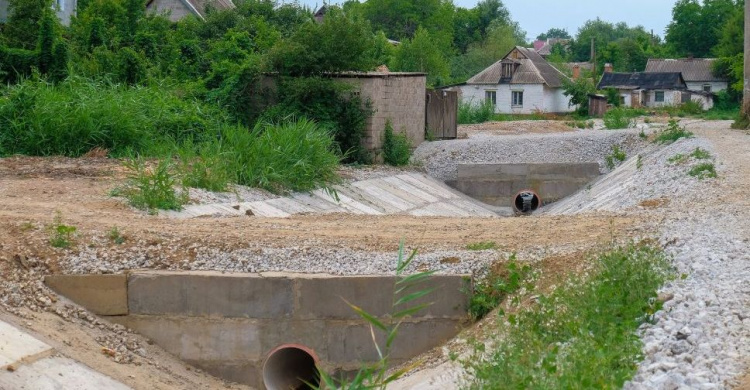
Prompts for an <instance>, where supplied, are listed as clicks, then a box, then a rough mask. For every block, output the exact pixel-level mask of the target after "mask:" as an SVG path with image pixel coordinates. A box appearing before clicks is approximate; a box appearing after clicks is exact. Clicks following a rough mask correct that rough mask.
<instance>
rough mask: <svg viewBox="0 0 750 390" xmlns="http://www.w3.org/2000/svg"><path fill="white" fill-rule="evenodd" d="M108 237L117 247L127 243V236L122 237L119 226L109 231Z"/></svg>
mask: <svg viewBox="0 0 750 390" xmlns="http://www.w3.org/2000/svg"><path fill="white" fill-rule="evenodd" d="M107 237H108V238H109V239H110V240H111V241H112V242H114V243H115V244H117V245H120V244H122V243H124V242H125V236H123V235H122V232H120V229H119V228H118V227H117V226H113V227H112V229H109V232H107Z"/></svg>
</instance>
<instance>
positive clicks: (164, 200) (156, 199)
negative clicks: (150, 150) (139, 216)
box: [111, 157, 188, 214]
mask: <svg viewBox="0 0 750 390" xmlns="http://www.w3.org/2000/svg"><path fill="white" fill-rule="evenodd" d="M124 165H125V167H126V168H127V169H128V170H129V173H128V177H127V181H126V183H125V184H124V185H123V186H120V187H117V188H115V189H114V190H113V191H112V193H111V195H112V196H122V197H125V198H127V199H128V202H129V203H130V205H131V206H133V207H135V208H137V209H141V210H146V211H148V212H149V213H151V214H155V213H157V212H158V210H182V205H184V204H185V203H186V202H187V200H188V197H187V190H186V189H185V188H184V187H183V188H182V190H181V191H180V193H178V192H177V191H176V190H175V187H177V186H179V184H180V181H179V179H178V178H177V177H176V175H175V171H176V168H175V163H174V161H173V160H172V159H171V158H164V159H161V160H159V161H158V162H157V163H156V164H155V165H153V166H150V165H149V164H148V163H147V161H146V160H145V159H143V158H141V157H139V158H131V159H127V160H125V162H124Z"/></svg>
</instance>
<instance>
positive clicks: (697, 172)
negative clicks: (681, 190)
mask: <svg viewBox="0 0 750 390" xmlns="http://www.w3.org/2000/svg"><path fill="white" fill-rule="evenodd" d="M688 175H690V176H693V177H697V178H698V179H700V180H703V179H706V178H715V177H717V174H716V168H715V167H714V164H713V163H702V164H698V165H696V166H694V167H693V168H692V169H690V171H689V172H688Z"/></svg>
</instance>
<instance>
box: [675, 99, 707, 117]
mask: <svg viewBox="0 0 750 390" xmlns="http://www.w3.org/2000/svg"><path fill="white" fill-rule="evenodd" d="M679 110H680V111H679V112H680V113H682V114H684V115H686V116H692V115H700V114H703V105H702V104H701V103H700V102H696V101H694V100H691V101H689V102H685V103H682V104H681V105H680V106H679Z"/></svg>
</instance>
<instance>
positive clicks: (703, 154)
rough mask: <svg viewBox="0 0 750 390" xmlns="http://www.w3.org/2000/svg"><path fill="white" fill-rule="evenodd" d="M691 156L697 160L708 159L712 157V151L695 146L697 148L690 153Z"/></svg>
mask: <svg viewBox="0 0 750 390" xmlns="http://www.w3.org/2000/svg"><path fill="white" fill-rule="evenodd" d="M690 156H691V157H693V158H694V159H696V160H707V159H709V158H711V153H710V152H709V151H708V150H706V149H702V148H695V150H693V152H692V153H690Z"/></svg>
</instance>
